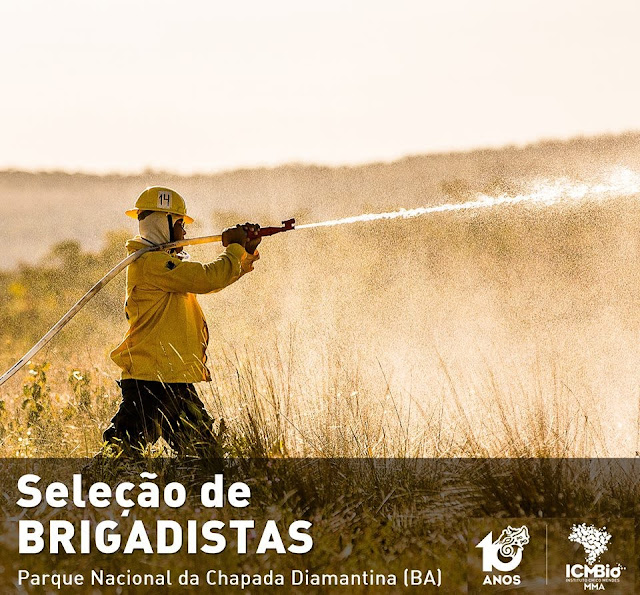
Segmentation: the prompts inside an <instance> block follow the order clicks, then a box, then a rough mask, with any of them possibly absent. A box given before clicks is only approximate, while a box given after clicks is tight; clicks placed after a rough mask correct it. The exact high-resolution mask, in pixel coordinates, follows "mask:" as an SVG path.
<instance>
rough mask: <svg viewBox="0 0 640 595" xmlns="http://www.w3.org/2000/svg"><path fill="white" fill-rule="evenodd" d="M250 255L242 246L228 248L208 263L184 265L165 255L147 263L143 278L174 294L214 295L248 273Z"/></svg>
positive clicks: (234, 245) (185, 262)
mask: <svg viewBox="0 0 640 595" xmlns="http://www.w3.org/2000/svg"><path fill="white" fill-rule="evenodd" d="M246 256H247V253H246V252H245V250H244V248H243V247H242V246H240V245H239V244H231V245H230V246H227V248H226V249H225V251H224V252H223V253H222V254H221V255H220V256H218V258H216V259H215V260H214V261H212V262H209V263H201V262H191V261H188V260H185V261H182V260H180V259H179V258H176V257H175V256H171V255H170V254H166V253H164V252H157V253H155V254H153V255H151V258H148V259H147V262H146V263H145V266H144V271H143V276H144V282H145V284H147V283H148V284H149V285H152V286H154V287H157V288H158V289H161V290H162V291H168V292H174V293H211V292H212V291H219V290H220V289H223V288H224V287H227V286H228V285H231V283H233V282H234V281H237V280H238V279H239V278H240V277H241V276H242V275H243V274H244V273H245V272H248V270H247V269H246V267H245V266H243V263H244V261H245V260H246Z"/></svg>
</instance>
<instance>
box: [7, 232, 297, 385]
mask: <svg viewBox="0 0 640 595" xmlns="http://www.w3.org/2000/svg"><path fill="white" fill-rule="evenodd" d="M294 226H295V219H287V220H286V221H283V222H282V227H261V228H260V229H259V231H258V232H252V231H249V232H248V234H247V237H248V239H254V238H256V237H258V236H259V237H266V236H272V235H275V234H277V233H281V232H283V231H291V230H293V229H295V227H294ZM221 240H222V236H203V237H200V238H190V239H189V238H187V239H184V240H179V241H177V242H168V243H166V244H157V245H153V246H146V247H144V248H141V249H140V250H137V251H136V252H133V253H132V254H130V255H129V256H127V257H126V258H125V259H124V260H122V261H121V262H119V263H118V264H117V265H116V266H114V267H113V268H112V269H111V270H110V271H109V272H108V273H107V274H106V275H105V276H104V277H102V279H100V281H98V282H97V283H96V284H95V285H94V286H93V287H92V288H91V289H89V291H87V293H85V294H84V295H83V296H82V297H81V298H80V299H79V300H78V301H77V302H76V303H75V304H74V305H73V307H72V308H71V309H70V310H69V311H68V312H67V313H66V314H65V315H64V316H63V317H62V318H61V319H60V320H58V322H56V323H55V324H54V325H53V326H52V327H51V328H50V329H49V330H48V331H47V333H46V334H45V335H44V336H43V337H42V339H40V340H39V341H38V342H37V343H36V344H35V345H34V346H33V347H32V348H31V349H29V351H27V353H25V354H24V355H23V356H22V357H21V358H20V359H19V360H18V361H17V362H16V363H15V364H14V365H13V366H11V368H9V369H8V370H7V371H6V372H5V373H4V374H3V375H2V376H0V386H2V385H3V384H4V383H5V382H6V381H7V380H9V378H11V377H12V376H13V375H14V374H15V373H16V372H18V371H19V370H20V369H21V368H22V367H23V366H24V365H25V364H26V363H27V362H29V360H30V359H31V358H32V357H34V356H35V355H36V354H37V353H38V352H39V351H40V350H41V349H42V348H43V347H44V346H45V345H46V344H47V343H49V341H51V339H53V338H54V337H55V336H56V335H57V334H58V333H59V332H60V331H61V330H62V329H63V328H64V327H65V326H66V325H67V323H68V322H69V321H70V320H71V319H72V318H73V317H74V316H75V315H76V314H77V313H78V312H80V310H82V308H84V307H85V306H86V305H87V303H88V302H89V301H90V300H91V299H92V298H93V297H94V296H96V295H97V294H98V293H99V292H100V290H101V289H102V288H103V287H104V286H105V285H106V284H107V283H109V281H111V280H112V279H113V278H114V277H116V276H117V275H118V273H120V272H121V271H122V270H124V269H126V268H127V267H128V266H129V265H130V264H131V263H132V262H134V261H136V260H138V258H140V257H141V256H142V255H143V254H146V253H147V252H156V251H158V250H171V249H174V248H182V247H184V246H195V245H198V244H210V243H213V242H219V241H221Z"/></svg>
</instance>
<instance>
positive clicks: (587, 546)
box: [565, 523, 626, 591]
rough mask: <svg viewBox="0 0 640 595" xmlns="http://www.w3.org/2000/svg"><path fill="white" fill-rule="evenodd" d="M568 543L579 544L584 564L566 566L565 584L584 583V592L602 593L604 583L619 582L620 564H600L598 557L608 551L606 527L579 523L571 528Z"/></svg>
mask: <svg viewBox="0 0 640 595" xmlns="http://www.w3.org/2000/svg"><path fill="white" fill-rule="evenodd" d="M569 541H573V542H575V543H579V544H580V545H581V546H582V548H583V550H584V560H585V562H586V564H567V565H566V574H565V578H566V581H567V582H581V583H584V590H585V591H587V590H589V591H604V590H605V583H617V582H620V576H621V575H622V571H623V570H626V567H624V566H622V564H616V565H613V566H612V565H611V564H600V563H599V562H600V556H602V554H604V553H605V552H606V551H607V550H608V549H609V542H610V541H611V534H610V533H609V532H608V531H607V528H606V527H600V528H598V527H596V526H595V525H587V524H586V523H581V524H579V525H573V526H572V527H571V533H570V534H569Z"/></svg>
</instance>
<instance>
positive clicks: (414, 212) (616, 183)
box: [0, 169, 640, 386]
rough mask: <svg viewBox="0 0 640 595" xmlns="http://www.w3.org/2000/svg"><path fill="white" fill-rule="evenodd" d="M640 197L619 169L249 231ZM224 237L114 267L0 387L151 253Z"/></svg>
mask: <svg viewBox="0 0 640 595" xmlns="http://www.w3.org/2000/svg"><path fill="white" fill-rule="evenodd" d="M636 194H640V176H639V175H638V174H637V173H635V172H633V171H631V170H628V169H617V170H615V171H614V172H613V173H612V174H611V175H610V176H609V179H608V180H607V181H606V182H605V183H598V184H587V183H576V182H572V181H571V180H567V179H561V180H557V181H555V182H551V183H550V182H541V183H538V184H537V185H535V186H534V189H533V191H532V192H530V193H528V194H518V195H516V196H508V195H501V196H497V197H495V196H488V195H486V194H480V195H478V197H477V198H476V200H471V201H467V202H463V203H445V204H441V205H436V206H431V207H419V208H415V209H399V210H397V211H391V212H387V213H368V214H364V215H357V216H355V217H345V218H343V219H333V220H329V221H321V222H319V223H305V224H303V225H295V219H288V220H286V221H283V222H282V227H263V228H261V229H260V230H259V231H258V232H256V233H255V234H254V233H253V232H249V234H248V237H249V239H251V238H254V237H257V236H260V237H266V236H272V235H275V234H277V233H281V232H285V231H293V230H302V229H313V228H317V227H334V226H336V225H347V224H351V223H367V222H372V221H379V220H390V219H411V218H413V217H420V216H422V215H430V214H433V213H445V212H449V211H467V210H477V209H487V208H495V207H502V206H509V205H519V204H523V203H528V204H533V205H542V206H551V205H555V204H569V203H576V202H580V201H585V200H591V201H603V200H607V199H612V198H616V197H621V196H633V195H636ZM221 239H222V236H219V235H216V236H203V237H200V238H191V239H184V240H179V241H176V242H169V243H167V244H160V245H156V246H148V247H145V248H142V249H140V250H138V251H137V252H134V253H132V254H130V255H129V256H128V257H127V258H125V259H124V260H123V261H121V262H120V263H118V264H117V265H116V266H115V267H113V268H112V269H111V270H110V271H109V272H108V273H107V274H106V275H105V276H104V277H103V278H102V279H100V281H98V282H97V283H96V284H95V285H94V286H93V287H92V288H91V289H90V290H89V291H88V292H87V293H86V294H85V295H84V296H83V297H82V298H80V300H78V301H77V302H76V304H75V305H74V306H73V307H72V308H71V309H70V310H69V311H68V312H67V313H66V314H65V315H64V316H63V317H62V318H61V319H60V320H59V321H58V322H57V323H56V324H55V325H54V326H52V327H51V329H49V331H48V332H47V333H46V334H45V335H44V336H43V337H42V339H40V340H39V341H38V342H37V343H36V344H35V345H34V346H33V347H32V348H31V349H30V350H29V351H28V352H27V353H25V355H24V356H22V358H21V359H20V360H19V361H17V362H16V363H15V364H14V365H13V366H12V367H11V368H9V370H7V371H6V372H5V373H4V374H3V375H2V376H0V386H2V385H3V384H4V383H5V382H6V381H7V380H9V378H11V377H12V376H13V375H14V374H15V373H16V372H18V371H19V370H20V369H21V368H22V367H23V366H24V365H25V364H26V363H28V362H29V360H30V359H31V358H32V357H34V356H35V355H36V354H37V353H38V352H39V351H40V350H41V349H42V348H43V347H44V346H45V345H46V344H47V343H48V342H49V341H51V339H53V337H55V336H56V335H57V334H58V333H59V332H60V331H61V330H62V329H63V328H64V327H65V326H66V325H67V323H68V322H69V321H70V320H71V319H72V318H73V317H74V316H75V315H76V314H77V313H78V312H79V311H80V310H82V308H84V306H85V305H86V304H87V302H89V300H91V299H92V298H93V297H94V296H95V295H96V294H97V293H98V292H99V291H100V290H101V289H102V288H103V287H104V286H105V285H106V284H107V283H109V281H111V280H112V279H113V278H114V277H116V276H117V275H118V273H120V272H121V271H122V270H123V269H125V268H126V267H127V266H129V265H130V264H131V263H132V262H134V261H135V260H137V259H138V258H140V257H141V256H142V255H143V254H146V253H147V252H153V251H157V250H171V249H174V248H182V247H184V246H194V245H199V244H210V243H213V242H219V241H220V240H221Z"/></svg>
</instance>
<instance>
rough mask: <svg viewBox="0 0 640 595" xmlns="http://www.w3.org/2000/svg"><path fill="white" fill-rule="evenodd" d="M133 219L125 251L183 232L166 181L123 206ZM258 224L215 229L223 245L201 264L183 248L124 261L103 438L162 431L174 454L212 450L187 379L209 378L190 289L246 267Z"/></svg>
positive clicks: (207, 286) (179, 209)
mask: <svg viewBox="0 0 640 595" xmlns="http://www.w3.org/2000/svg"><path fill="white" fill-rule="evenodd" d="M126 214H127V215H128V216H130V217H134V218H136V219H137V220H138V227H139V234H138V235H137V236H136V237H135V238H133V239H131V240H128V241H127V244H126V247H127V250H128V251H129V253H132V252H135V251H136V250H139V249H140V248H143V247H145V246H149V245H157V244H163V243H166V242H172V241H177V240H182V239H184V236H185V227H184V225H185V224H189V223H192V222H193V219H192V218H191V217H189V215H187V209H186V205H185V201H184V199H183V198H182V196H180V194H178V193H177V192H176V191H174V190H171V189H170V188H165V187H159V186H154V187H151V188H147V189H146V190H145V191H144V192H142V194H140V196H139V197H138V200H137V201H136V203H135V208H134V209H131V210H129V211H127V212H126ZM249 230H253V231H258V230H259V226H258V225H255V224H249V223H246V224H244V225H236V226H235V227H230V228H227V229H225V230H224V231H223V232H222V245H223V246H224V247H225V251H224V252H223V253H222V254H221V255H220V256H219V257H218V258H216V259H215V260H214V261H212V262H209V263H200V262H192V261H190V260H189V258H188V255H187V254H186V253H184V252H183V251H179V252H176V251H175V250H174V251H154V252H148V253H146V254H144V255H143V256H141V257H140V258H139V259H138V260H136V261H134V262H133V263H132V264H130V265H129V267H128V269H127V293H126V302H125V315H126V318H127V321H128V322H129V329H128V330H127V332H126V334H125V336H124V339H123V340H122V342H121V343H120V345H118V347H116V348H115V349H114V350H113V351H112V352H111V359H112V360H113V361H114V362H115V363H116V364H117V365H118V366H119V367H120V368H121V369H122V375H121V380H120V381H119V383H118V384H119V386H120V388H121V390H122V402H121V403H120V408H119V409H118V411H117V413H116V414H115V416H114V417H113V419H112V420H111V425H110V426H109V427H108V428H107V430H106V431H105V432H104V435H103V438H104V440H105V442H107V443H115V444H119V445H121V446H122V447H123V448H124V449H129V448H131V447H134V448H142V447H144V446H145V445H146V444H153V443H154V442H155V441H156V440H157V439H158V438H159V437H160V436H162V437H163V438H164V439H165V440H166V441H167V442H168V443H169V444H170V445H171V447H172V448H173V449H174V450H175V451H176V452H177V453H178V454H184V455H187V454H195V455H197V456H205V455H206V454H207V453H216V452H217V450H216V449H217V448H218V445H217V444H216V435H215V434H214V430H213V424H214V421H213V419H212V418H211V416H210V415H209V414H208V413H207V411H206V409H205V407H204V405H203V403H202V401H201V400H200V398H199V397H198V394H197V392H196V389H195V386H194V383H196V382H202V381H208V380H211V376H210V373H209V370H208V369H207V366H206V362H207V356H206V349H207V344H208V341H209V333H208V330H207V323H206V321H205V318H204V315H203V313H202V309H201V308H200V305H199V304H198V300H197V298H196V294H199V293H211V292H215V291H219V290H221V289H223V288H225V287H227V286H228V285H231V283H234V282H235V281H237V280H238V279H239V278H240V277H242V276H243V275H244V274H246V273H248V272H250V271H252V270H253V264H254V262H255V261H256V260H258V258H260V255H259V254H258V252H257V251H256V248H257V247H258V244H259V243H260V237H256V238H255V239H250V240H249V239H248V231H249Z"/></svg>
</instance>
